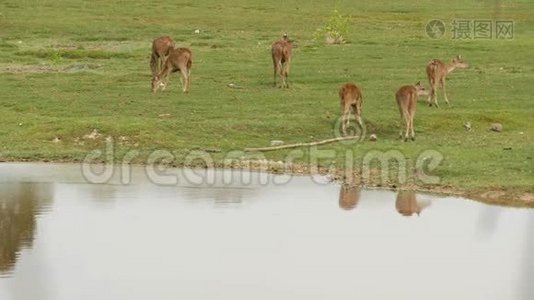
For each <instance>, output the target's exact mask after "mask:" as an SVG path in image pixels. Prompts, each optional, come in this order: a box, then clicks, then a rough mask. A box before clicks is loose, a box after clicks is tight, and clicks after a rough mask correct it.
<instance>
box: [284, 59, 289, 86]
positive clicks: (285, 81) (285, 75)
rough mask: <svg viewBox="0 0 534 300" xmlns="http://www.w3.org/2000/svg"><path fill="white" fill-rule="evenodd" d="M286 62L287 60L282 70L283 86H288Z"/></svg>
mask: <svg viewBox="0 0 534 300" xmlns="http://www.w3.org/2000/svg"><path fill="white" fill-rule="evenodd" d="M287 70H288V64H287V62H286V63H285V64H284V71H283V77H284V87H286V88H289V84H288V83H287V76H288V73H289V72H288V71H287Z"/></svg>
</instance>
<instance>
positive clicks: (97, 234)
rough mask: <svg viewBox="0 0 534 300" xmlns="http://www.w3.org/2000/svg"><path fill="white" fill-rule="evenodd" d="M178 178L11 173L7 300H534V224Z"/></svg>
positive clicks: (0, 208) (433, 203) (416, 198)
mask: <svg viewBox="0 0 534 300" xmlns="http://www.w3.org/2000/svg"><path fill="white" fill-rule="evenodd" d="M173 172H176V174H178V176H177V181H178V183H177V184H175V185H171V186H161V185H156V184H154V183H152V182H151V181H150V180H149V179H148V177H147V175H146V174H145V173H144V171H143V168H135V169H134V170H133V174H132V178H131V180H130V183H129V184H127V185H124V184H121V179H120V178H119V175H120V174H116V176H115V177H114V178H113V179H112V180H111V181H110V182H109V183H107V184H88V183H87V182H86V181H85V180H84V178H83V176H81V171H80V167H79V166H77V165H44V164H5V163H4V164H0V299H2V300H11V299H13V300H19V299H51V300H56V299H57V300H63V299H65V300H67V299H69V300H70V299H103V300H104V299H306V300H310V299H356V298H363V299H412V300H413V299H481V300H482V299H484V300H488V299H499V300H502V299H525V300H526V299H534V289H533V288H532V286H533V285H532V284H531V282H532V280H533V275H534V232H533V229H534V212H533V211H532V210H527V209H515V208H503V207H495V206H486V205H483V204H480V203H477V202H473V201H469V200H465V199H460V198H452V197H435V196H429V195H416V194H414V193H411V192H399V193H395V192H389V191H376V190H360V189H358V188H350V187H343V186H340V185H335V184H326V183H325V182H326V180H325V179H323V178H315V180H312V179H311V178H310V177H294V178H292V179H291V180H290V182H289V183H286V184H274V183H273V182H279V181H277V180H276V179H275V178H274V177H272V176H271V175H258V174H252V175H251V176H252V179H251V181H252V183H250V184H249V183H248V181H246V180H245V182H243V180H242V176H241V174H235V173H234V174H230V173H226V174H222V173H217V174H215V175H214V176H215V177H214V178H215V179H214V182H215V184H212V183H213V182H208V183H206V182H204V183H201V182H200V181H197V182H195V183H191V182H188V180H186V178H185V177H184V176H185V175H184V174H183V173H182V171H181V170H174V171H173ZM117 173H118V172H117ZM245 175H248V173H247V174H245ZM261 176H268V177H261ZM186 177H188V178H189V179H191V178H192V177H190V176H186ZM260 177H261V178H260ZM223 178H225V179H226V181H225V182H226V184H225V182H223V181H224V180H223ZM262 180H266V181H267V182H269V184H263V183H264V182H263V181H262ZM193 181H194V180H193Z"/></svg>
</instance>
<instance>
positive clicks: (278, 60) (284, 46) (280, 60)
mask: <svg viewBox="0 0 534 300" xmlns="http://www.w3.org/2000/svg"><path fill="white" fill-rule="evenodd" d="M292 50H293V44H292V43H291V41H290V40H289V38H288V36H287V33H285V34H284V35H283V36H282V38H281V39H280V40H278V41H275V42H274V43H273V45H272V48H271V55H272V58H273V67H274V84H273V85H274V86H275V87H276V75H279V76H280V79H281V80H282V86H281V87H286V88H289V85H288V83H287V76H288V75H289V66H290V65H291V55H292Z"/></svg>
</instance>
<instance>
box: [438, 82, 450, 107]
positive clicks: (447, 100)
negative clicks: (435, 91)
mask: <svg viewBox="0 0 534 300" xmlns="http://www.w3.org/2000/svg"><path fill="white" fill-rule="evenodd" d="M440 83H441V87H442V88H443V97H445V102H446V103H447V106H451V104H450V103H449V99H448V98H447V89H446V88H445V78H443V79H442V80H441V81H440Z"/></svg>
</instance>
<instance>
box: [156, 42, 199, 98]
mask: <svg viewBox="0 0 534 300" xmlns="http://www.w3.org/2000/svg"><path fill="white" fill-rule="evenodd" d="M192 65H193V60H192V53H191V50H190V49H188V48H176V49H173V50H172V51H171V53H170V55H169V57H168V58H167V60H166V61H165V64H164V65H163V69H162V70H161V72H160V73H159V74H158V75H154V77H152V92H153V93H156V92H157V91H158V89H159V88H160V87H162V90H165V88H166V87H167V83H168V82H169V76H170V74H171V73H174V72H177V71H180V73H182V79H181V81H182V91H183V92H184V93H187V92H188V91H189V85H190V83H191V66H192Z"/></svg>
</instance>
